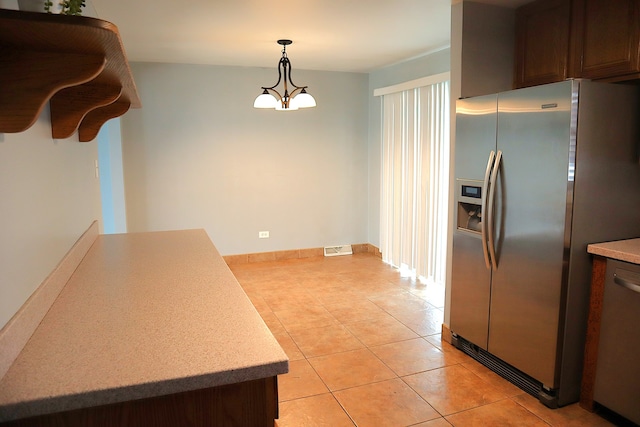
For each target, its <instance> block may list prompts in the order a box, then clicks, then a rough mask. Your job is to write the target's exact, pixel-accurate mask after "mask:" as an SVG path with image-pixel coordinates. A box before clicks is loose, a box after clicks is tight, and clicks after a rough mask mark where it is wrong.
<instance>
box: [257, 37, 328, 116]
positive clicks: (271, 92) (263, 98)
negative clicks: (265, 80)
mask: <svg viewBox="0 0 640 427" xmlns="http://www.w3.org/2000/svg"><path fill="white" fill-rule="evenodd" d="M291 43H293V42H292V41H291V40H278V44H279V45H281V46H282V58H280V62H278V81H277V82H276V84H274V85H273V86H270V87H265V86H262V93H261V94H260V95H258V97H257V98H256V100H255V101H254V103H253V107H254V108H275V109H276V110H280V111H290V110H297V109H298V108H308V107H315V106H316V100H315V99H314V98H313V96H311V95H310V94H308V93H307V86H296V85H295V84H293V81H291V61H289V58H287V46H288V45H290V44H291ZM281 80H282V81H283V83H284V92H283V93H282V94H280V92H278V91H277V90H276V86H278V85H279V84H280V81H281ZM287 81H288V83H287ZM288 86H291V87H292V88H293V90H292V91H291V93H289V87H288ZM281 90H282V89H281Z"/></svg>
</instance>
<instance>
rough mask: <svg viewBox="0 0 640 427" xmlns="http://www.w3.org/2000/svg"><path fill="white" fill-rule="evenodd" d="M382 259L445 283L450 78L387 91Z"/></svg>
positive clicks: (419, 276) (424, 278)
mask: <svg viewBox="0 0 640 427" xmlns="http://www.w3.org/2000/svg"><path fill="white" fill-rule="evenodd" d="M382 102H383V117H382V186H381V188H382V195H381V210H380V222H381V224H380V233H381V235H380V250H381V252H382V258H383V261H384V262H386V263H388V264H391V265H393V266H395V267H398V268H399V269H400V270H401V271H402V272H403V274H405V275H411V276H412V277H415V278H417V279H419V280H421V281H426V282H430V281H433V282H436V283H440V284H444V282H445V274H446V245H447V224H448V221H447V216H448V184H449V81H444V82H439V83H435V84H430V85H428V86H423V87H418V88H415V89H410V90H404V91H401V92H395V93H389V94H385V95H383V97H382Z"/></svg>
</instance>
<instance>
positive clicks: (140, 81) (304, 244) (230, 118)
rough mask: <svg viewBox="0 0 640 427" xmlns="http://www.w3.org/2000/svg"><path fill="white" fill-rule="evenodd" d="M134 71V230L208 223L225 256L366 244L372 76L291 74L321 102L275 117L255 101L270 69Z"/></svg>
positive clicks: (149, 67)
mask: <svg viewBox="0 0 640 427" xmlns="http://www.w3.org/2000/svg"><path fill="white" fill-rule="evenodd" d="M292 62H294V64H295V58H292ZM132 70H133V74H134V78H135V81H136V84H137V86H138V91H139V93H140V96H141V98H142V103H143V108H142V109H141V110H132V111H129V112H128V113H127V114H126V115H125V116H123V118H122V135H123V136H122V144H123V161H124V176H125V191H126V205H127V225H128V231H129V232H135V231H147V230H167V229H180V228H204V229H205V230H206V231H207V233H208V234H209V236H210V237H211V239H212V240H213V242H214V244H215V245H216V246H217V248H218V250H219V251H220V252H221V253H222V254H223V255H231V254H243V253H253V252H266V251H276V250H288V249H300V248H312V247H322V246H327V245H337V244H351V243H366V242H368V241H369V239H368V236H367V223H366V218H367V131H368V129H367V106H368V104H367V102H368V95H367V88H368V86H367V81H368V76H367V75H366V74H356V73H339V72H314V71H305V70H294V75H293V76H292V77H293V81H294V82H295V83H296V84H299V85H308V86H309V93H311V94H313V95H314V97H315V98H316V101H317V103H318V107H316V108H312V109H306V110H298V111H291V112H279V111H274V110H256V109H254V108H253V100H254V99H255V97H256V96H257V95H258V94H259V93H260V86H263V85H272V84H274V83H275V81H276V79H277V71H276V69H275V67H274V68H242V67H220V66H205V65H182V64H152V63H133V64H132ZM258 231H269V232H270V235H271V237H270V238H269V239H258Z"/></svg>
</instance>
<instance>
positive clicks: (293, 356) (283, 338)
mask: <svg viewBox="0 0 640 427" xmlns="http://www.w3.org/2000/svg"><path fill="white" fill-rule="evenodd" d="M273 336H274V337H275V338H276V340H278V343H279V344H280V347H282V349H283V350H284V352H285V353H286V354H287V357H288V358H289V360H290V361H291V360H300V359H304V358H305V357H304V354H302V351H300V349H299V348H298V345H297V344H296V343H295V342H294V341H293V338H291V336H290V335H289V334H288V333H287V332H280V333H278V334H273Z"/></svg>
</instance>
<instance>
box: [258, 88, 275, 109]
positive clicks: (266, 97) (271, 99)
mask: <svg viewBox="0 0 640 427" xmlns="http://www.w3.org/2000/svg"><path fill="white" fill-rule="evenodd" d="M278 105H280V102H279V101H278V100H277V99H276V97H275V96H273V95H271V94H269V93H268V92H267V91H266V90H265V91H264V92H263V93H261V94H260V95H258V97H257V98H256V100H255V101H254V102H253V108H276V107H277V106H278Z"/></svg>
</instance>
